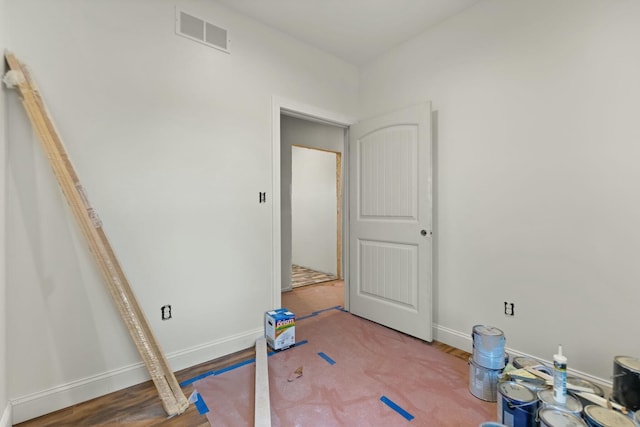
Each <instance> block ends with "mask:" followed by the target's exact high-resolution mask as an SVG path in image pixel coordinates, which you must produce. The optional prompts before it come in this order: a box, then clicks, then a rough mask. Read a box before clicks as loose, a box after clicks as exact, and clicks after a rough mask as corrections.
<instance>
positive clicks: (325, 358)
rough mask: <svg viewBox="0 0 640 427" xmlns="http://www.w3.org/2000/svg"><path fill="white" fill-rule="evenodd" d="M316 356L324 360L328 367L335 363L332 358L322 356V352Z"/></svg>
mask: <svg viewBox="0 0 640 427" xmlns="http://www.w3.org/2000/svg"><path fill="white" fill-rule="evenodd" d="M318 356H320V357H322V358H323V359H324V360H326V361H327V363H328V364H329V365H335V364H336V361H335V360H333V359H332V358H330V357H329V356H327V355H326V354H324V353H323V352H320V353H318Z"/></svg>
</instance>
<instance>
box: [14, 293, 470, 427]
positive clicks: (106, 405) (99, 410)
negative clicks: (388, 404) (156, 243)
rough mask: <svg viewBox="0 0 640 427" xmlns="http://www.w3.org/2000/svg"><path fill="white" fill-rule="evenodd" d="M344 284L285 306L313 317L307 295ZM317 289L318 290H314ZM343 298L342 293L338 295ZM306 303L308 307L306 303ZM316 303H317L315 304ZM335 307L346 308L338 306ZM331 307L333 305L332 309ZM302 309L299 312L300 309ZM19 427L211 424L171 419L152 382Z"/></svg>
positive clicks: (181, 377) (221, 362) (287, 298)
mask: <svg viewBox="0 0 640 427" xmlns="http://www.w3.org/2000/svg"><path fill="white" fill-rule="evenodd" d="M340 285H341V283H340V281H336V282H328V283H323V284H319V285H310V286H305V287H303V288H298V289H295V290H293V291H290V292H286V293H284V294H283V295H282V305H283V307H287V308H289V309H290V310H292V311H293V312H294V313H296V315H297V316H302V315H306V314H310V313H311V312H313V311H316V310H321V309H324V308H327V305H326V304H327V303H328V301H327V300H326V299H315V298H314V299H311V298H305V293H306V294H310V293H318V292H321V291H322V288H321V287H322V286H326V287H327V288H329V287H331V288H332V289H334V291H335V287H336V286H340ZM314 288H315V289H314ZM336 295H338V298H339V292H338V293H337V294H336ZM302 301H304V303H302ZM314 301H317V302H315V303H314ZM335 305H342V303H341V302H338V303H336V304H333V306H335ZM330 306H331V305H330ZM298 308H299V309H298ZM430 345H432V346H433V347H435V348H437V349H440V350H441V351H443V352H445V353H449V354H451V355H453V356H456V357H459V358H461V359H463V360H465V361H467V360H468V359H469V356H470V354H469V353H467V352H465V351H462V350H459V349H456V348H453V347H450V346H448V345H446V344H443V343H439V342H436V341H434V342H433V343H431V344H430ZM254 357H255V350H254V348H253V347H252V348H249V349H246V350H243V351H239V352H237V353H233V354H231V355H228V356H225V357H222V358H219V359H216V360H213V361H210V362H206V363H203V364H200V365H197V366H193V367H191V368H187V369H184V370H182V371H179V372H177V373H176V378H177V379H178V381H179V382H183V381H186V380H189V379H192V378H194V377H196V376H198V375H201V374H203V373H206V372H210V371H215V370H218V369H221V368H224V367H227V366H231V365H234V364H236V363H238V362H241V361H244V360H247V359H251V358H254ZM183 391H184V393H185V395H186V396H187V397H188V396H189V395H190V394H191V393H192V391H193V387H192V386H191V385H189V386H186V387H184V388H183ZM17 426H19V427H36V426H37V427H48V426H128V427H147V426H176V427H178V426H179V427H205V426H206V427H208V426H209V423H208V421H207V418H206V417H205V416H204V415H200V414H199V413H198V410H197V409H196V407H195V406H194V405H189V408H188V409H187V410H186V411H185V412H184V413H183V414H181V415H179V416H176V417H173V418H167V416H166V413H165V412H164V409H163V408H162V403H161V401H160V399H159V398H158V394H157V391H156V388H155V387H154V385H153V383H152V382H151V381H147V382H145V383H142V384H138V385H136V386H133V387H129V388H127V389H124V390H120V391H116V392H114V393H110V394H107V395H105V396H102V397H98V398H96V399H93V400H90V401H87V402H84V403H80V404H77V405H73V406H71V407H69V408H66V409H62V410H60V411H57V412H54V413H51V414H47V415H44V416H42V417H39V418H35V419H33V420H29V421H26V422H24V423H20V424H17Z"/></svg>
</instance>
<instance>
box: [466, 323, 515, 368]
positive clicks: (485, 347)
mask: <svg viewBox="0 0 640 427" xmlns="http://www.w3.org/2000/svg"><path fill="white" fill-rule="evenodd" d="M472 338H473V360H475V362H476V363H477V364H478V365H480V366H482V367H485V368H489V369H502V368H504V366H505V352H504V342H505V338H504V333H502V331H501V330H500V329H498V328H496V327H493V326H485V325H475V326H474V327H473V335H472ZM507 357H508V356H507Z"/></svg>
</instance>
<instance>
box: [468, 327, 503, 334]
mask: <svg viewBox="0 0 640 427" xmlns="http://www.w3.org/2000/svg"><path fill="white" fill-rule="evenodd" d="M473 332H474V333H476V334H478V335H496V336H498V335H504V333H503V332H502V331H501V330H500V329H498V328H496V327H495V326H487V325H475V326H474V327H473Z"/></svg>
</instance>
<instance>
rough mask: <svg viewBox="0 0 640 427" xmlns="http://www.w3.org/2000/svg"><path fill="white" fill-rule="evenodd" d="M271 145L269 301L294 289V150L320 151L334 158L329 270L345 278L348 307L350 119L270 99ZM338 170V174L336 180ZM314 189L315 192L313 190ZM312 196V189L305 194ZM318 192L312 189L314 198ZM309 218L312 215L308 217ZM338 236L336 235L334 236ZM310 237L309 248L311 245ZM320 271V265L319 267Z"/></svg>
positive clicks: (275, 302) (277, 304) (275, 304)
mask: <svg viewBox="0 0 640 427" xmlns="http://www.w3.org/2000/svg"><path fill="white" fill-rule="evenodd" d="M272 107H273V109H272V123H273V127H272V131H273V134H272V147H273V180H274V182H273V193H274V194H273V199H272V200H273V281H272V286H273V293H272V295H273V298H272V306H273V307H280V306H281V302H282V295H281V293H282V292H283V291H289V290H291V289H293V287H292V279H291V269H292V265H293V262H292V261H293V240H292V239H293V236H292V230H293V220H294V217H293V215H292V214H293V212H292V194H293V191H294V188H293V187H294V185H295V183H294V182H293V181H292V172H293V171H292V157H293V155H292V151H293V150H294V149H295V150H299V151H306V152H307V153H309V152H314V153H316V154H317V153H322V154H324V155H325V156H330V157H331V158H333V160H332V161H331V162H332V164H333V165H334V168H335V169H334V177H333V181H332V182H333V183H332V184H331V185H332V186H333V188H334V196H333V199H334V200H335V206H334V208H333V209H335V211H334V213H333V220H332V222H333V223H334V227H335V228H334V229H332V230H331V231H329V232H328V233H327V234H331V235H332V239H333V243H332V251H331V258H332V261H330V263H331V268H329V269H328V270H329V271H325V272H332V273H334V274H335V275H336V276H337V277H340V278H344V286H343V287H344V295H345V298H344V306H345V308H346V309H348V291H347V289H348V279H347V278H348V259H347V256H348V238H347V237H346V236H348V232H349V231H348V228H349V225H348V221H347V218H345V217H346V216H347V215H345V214H343V213H344V212H345V211H344V206H348V205H347V203H348V202H347V200H348V194H346V191H345V189H346V188H348V182H347V176H346V170H345V165H346V164H347V155H348V153H347V152H346V148H347V144H346V141H347V139H348V126H349V125H350V124H351V123H353V120H351V119H349V118H345V117H342V116H340V115H337V114H335V113H331V112H327V111H324V110H319V109H317V108H315V107H312V106H308V105H303V104H298V103H295V102H292V101H288V100H283V99H280V98H273V100H272ZM338 176H340V179H339V180H338ZM313 194H316V193H315V192H314V193H312V194H311V196H313ZM307 196H310V194H307ZM316 197H318V198H319V194H316V196H314V197H313V198H316ZM310 222H312V223H313V221H310ZM338 236H339V237H338ZM313 246H314V242H313V241H312V242H311V243H307V249H309V248H310V249H314V247H313ZM321 271H322V270H321Z"/></svg>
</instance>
